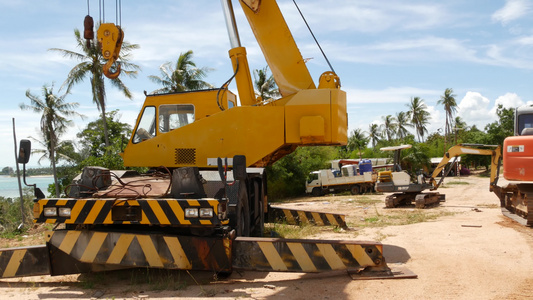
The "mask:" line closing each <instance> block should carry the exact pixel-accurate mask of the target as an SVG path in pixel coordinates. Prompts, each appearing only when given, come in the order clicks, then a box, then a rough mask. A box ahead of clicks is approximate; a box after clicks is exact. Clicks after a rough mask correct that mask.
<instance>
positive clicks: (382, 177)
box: [376, 144, 501, 208]
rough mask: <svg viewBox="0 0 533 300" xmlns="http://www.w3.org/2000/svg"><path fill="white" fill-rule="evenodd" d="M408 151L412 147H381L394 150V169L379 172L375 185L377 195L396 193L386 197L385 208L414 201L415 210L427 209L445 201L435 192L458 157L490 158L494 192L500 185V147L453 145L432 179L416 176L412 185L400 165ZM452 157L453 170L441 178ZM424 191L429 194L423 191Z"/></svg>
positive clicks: (434, 171)
mask: <svg viewBox="0 0 533 300" xmlns="http://www.w3.org/2000/svg"><path fill="white" fill-rule="evenodd" d="M408 148H411V145H401V146H394V147H385V148H381V150H383V151H394V167H393V170H392V171H382V172H379V173H378V182H377V183H376V191H377V192H383V193H393V194H390V195H387V197H386V198H385V206H386V207H388V208H393V207H398V206H400V205H409V204H411V203H412V202H413V201H414V202H415V207H416V208H424V207H427V206H429V205H433V204H437V203H439V202H441V201H445V195H443V194H440V193H438V192H434V191H435V190H437V189H438V188H439V186H440V185H441V184H442V182H443V180H444V178H445V177H446V176H447V175H448V173H449V172H450V170H451V166H452V165H453V163H454V162H455V161H456V159H457V157H459V156H460V155H463V154H474V155H490V156H491V162H492V163H491V179H490V187H491V191H492V189H493V187H494V186H496V185H497V183H498V164H499V161H500V157H501V147H500V146H493V145H479V144H460V145H456V146H453V147H451V148H450V149H448V151H446V153H445V154H444V156H443V157H442V160H441V161H440V163H439V164H438V165H437V167H436V168H435V170H433V173H432V174H431V176H429V177H426V176H425V175H424V174H420V175H418V176H417V180H416V182H411V177H410V175H409V174H407V172H405V171H402V170H401V167H400V163H399V161H400V151H401V150H402V149H408ZM487 148H488V149H487ZM452 158H454V161H453V162H452V165H450V168H448V170H446V171H445V172H444V175H442V174H441V173H442V171H443V170H444V168H445V167H446V165H447V164H448V162H449V161H450V159H452ZM439 176H440V177H441V178H440V180H439V181H437V177H439ZM425 190H430V191H429V192H424V191H425Z"/></svg>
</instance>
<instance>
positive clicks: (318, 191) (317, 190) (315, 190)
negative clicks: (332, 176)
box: [311, 187, 322, 197]
mask: <svg viewBox="0 0 533 300" xmlns="http://www.w3.org/2000/svg"><path fill="white" fill-rule="evenodd" d="M311 194H313V196H315V197H318V196H322V190H321V189H320V188H319V187H316V188H313V190H312V191H311Z"/></svg>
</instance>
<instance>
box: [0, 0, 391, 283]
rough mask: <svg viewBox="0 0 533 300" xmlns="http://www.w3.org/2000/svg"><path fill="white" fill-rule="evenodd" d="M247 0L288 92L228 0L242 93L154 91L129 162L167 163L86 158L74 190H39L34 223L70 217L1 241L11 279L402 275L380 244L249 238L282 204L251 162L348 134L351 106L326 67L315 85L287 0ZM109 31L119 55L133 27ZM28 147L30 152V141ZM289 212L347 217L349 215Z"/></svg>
mask: <svg viewBox="0 0 533 300" xmlns="http://www.w3.org/2000/svg"><path fill="white" fill-rule="evenodd" d="M239 2H240V5H241V7H242V9H243V11H244V13H245V15H246V17H247V19H248V21H249V23H250V26H251V27H252V29H253V31H254V34H255V37H256V39H257V41H258V42H259V45H260V46H261V49H262V51H263V53H264V56H265V58H266V60H267V63H268V65H269V67H270V69H271V70H272V73H273V75H274V78H275V80H276V83H277V85H278V87H279V89H280V93H281V95H282V98H281V99H274V100H271V99H268V100H267V99H259V98H257V97H256V96H255V94H254V90H253V84H252V80H251V76H250V70H249V67H248V63H247V60H246V51H245V49H244V48H243V47H242V46H241V45H240V41H239V38H238V32H237V29H236V25H235V19H234V16H233V8H232V5H231V0H222V4H223V10H224V12H225V17H226V23H227V25H228V29H229V35H230V41H231V45H232V49H231V50H230V51H229V55H230V58H231V61H232V65H233V69H234V76H235V79H236V83H237V89H238V95H239V97H238V99H237V97H236V95H235V94H233V93H231V92H230V91H228V90H227V84H225V85H224V86H223V87H222V88H221V89H218V90H203V91H194V92H185V93H176V94H164V95H150V96H147V97H146V101H145V103H144V105H143V107H142V110H141V112H140V114H139V117H138V120H137V123H136V124H135V128H134V133H133V135H132V137H131V139H130V140H129V143H128V145H127V147H126V149H125V150H124V153H123V158H124V164H125V165H126V166H139V167H155V168H157V169H153V172H150V173H149V174H137V173H136V172H132V171H110V170H108V169H105V168H99V167H87V168H85V169H84V170H83V173H82V174H80V175H79V176H78V177H77V178H76V179H75V180H74V182H73V183H72V184H71V186H70V191H69V195H68V198H52V199H47V198H40V197H38V199H36V200H35V205H34V221H35V222H36V223H49V224H55V225H61V226H59V227H58V226H56V227H55V229H54V230H52V231H49V232H47V233H46V245H43V246H37V247H30V248H27V247H26V248H21V249H0V278H2V277H14V276H28V275H39V274H52V275H60V274H70V273H80V272H89V271H99V270H114V269H120V268H132V267H151V268H165V269H187V270H189V269H192V270H210V271H213V272H216V273H219V272H223V273H227V272H231V270H232V269H233V268H239V269H252V270H265V271H272V270H276V271H298V272H320V271H331V270H348V271H354V272H359V271H361V270H365V271H378V272H380V274H383V275H384V276H385V277H392V275H394V276H396V275H397V274H393V273H392V272H390V269H389V268H388V267H387V265H386V263H385V259H384V258H383V247H382V245H381V244H380V243H373V242H343V241H319V240H283V239H269V238H261V237H253V238H252V237H249V236H254V235H255V236H261V235H262V232H263V225H264V222H265V218H266V217H268V214H270V213H272V212H273V211H272V208H269V206H268V205H267V188H266V177H265V175H264V173H263V170H262V169H261V168H249V167H264V166H268V165H270V164H272V163H274V162H275V161H276V160H278V159H279V158H281V157H283V156H284V155H286V154H288V153H290V152H292V151H294V150H295V149H296V147H298V146H302V145H344V144H346V141H347V135H346V132H347V115H346V94H345V92H344V91H342V90H341V89H340V84H339V78H338V77H337V75H335V74H334V73H333V72H325V73H324V74H322V76H321V77H320V78H319V80H318V81H319V82H318V88H317V87H316V85H315V84H314V82H313V80H312V78H311V76H310V74H309V72H308V70H307V67H306V66H305V61H304V59H303V58H302V56H301V54H300V52H299V50H298V48H297V46H296V44H295V42H294V40H293V38H292V35H291V33H290V31H289V29H288V27H287V25H286V23H285V21H284V19H283V16H282V15H281V12H280V10H279V7H278V5H277V3H276V2H275V1H274V0H263V1H256V0H241V1H239ZM107 29H108V31H109V33H110V34H111V37H108V38H102V43H104V42H105V43H107V46H109V48H106V49H107V51H108V52H109V54H110V57H111V59H112V60H114V59H116V57H115V56H113V55H114V54H116V53H118V51H119V48H120V43H121V40H122V37H123V34H122V33H121V30H120V28H119V36H115V37H113V36H112V33H113V32H115V33H116V30H115V29H116V26H115V27H114V26H109V28H107ZM104 34H105V30H104ZM99 39H100V37H99ZM280 54H282V55H280ZM119 71H120V70H118V69H117V70H116V72H115V73H113V72H110V71H109V69H108V71H107V72H108V73H111V74H110V75H111V76H116V75H117V73H118V72H119ZM239 102H240V104H239ZM22 153H26V154H27V155H25V157H26V158H27V157H28V156H29V153H30V149H29V147H24V148H23V152H22ZM221 157H222V158H225V159H221ZM23 162H24V163H26V162H27V159H25V160H24V161H23ZM228 166H232V167H233V171H232V172H227V171H226V168H227V167H228ZM247 167H248V168H247ZM267 209H268V211H267ZM267 212H268V214H267ZM280 214H282V215H285V216H288V219H291V221H295V222H302V221H305V220H314V221H315V223H316V224H321V225H337V226H345V223H344V216H341V215H337V216H333V215H323V214H322V215H321V214H320V213H315V212H312V213H311V212H301V211H300V212H294V211H282V212H280ZM289 217H290V218H289ZM36 262H39V263H38V264H37V263H36ZM383 272H384V273H383Z"/></svg>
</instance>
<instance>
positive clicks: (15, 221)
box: [0, 188, 33, 237]
mask: <svg viewBox="0 0 533 300" xmlns="http://www.w3.org/2000/svg"><path fill="white" fill-rule="evenodd" d="M32 193H33V191H32V190H31V189H30V188H25V189H24V197H23V198H24V204H23V211H24V218H25V220H24V224H23V225H24V226H23V227H24V228H28V227H29V226H31V225H32V224H33V196H32ZM21 222H22V216H21V212H20V198H19V197H17V198H4V197H1V196H0V236H2V237H6V236H7V237H10V236H12V235H13V233H16V232H17V231H18V227H19V225H20V224H21Z"/></svg>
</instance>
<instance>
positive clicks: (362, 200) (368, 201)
mask: <svg viewBox="0 0 533 300" xmlns="http://www.w3.org/2000/svg"><path fill="white" fill-rule="evenodd" d="M352 202H353V203H356V204H361V205H375V204H378V203H382V202H383V199H375V198H373V197H368V196H359V197H356V198H355V199H352Z"/></svg>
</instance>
